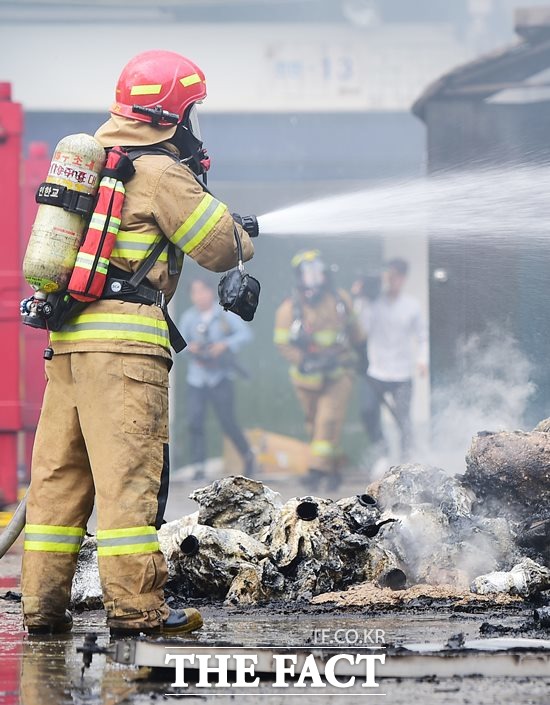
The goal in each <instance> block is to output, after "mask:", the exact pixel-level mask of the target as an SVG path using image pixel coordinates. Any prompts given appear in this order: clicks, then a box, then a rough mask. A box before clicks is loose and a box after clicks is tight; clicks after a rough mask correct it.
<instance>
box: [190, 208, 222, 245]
mask: <svg viewBox="0 0 550 705" xmlns="http://www.w3.org/2000/svg"><path fill="white" fill-rule="evenodd" d="M226 210H227V206H226V205H225V204H224V203H220V204H219V206H218V207H217V208H216V210H215V211H214V213H213V214H212V215H211V216H210V218H209V219H208V220H207V221H206V223H205V224H204V225H203V227H202V228H201V229H200V230H199V232H198V233H197V234H196V235H195V237H194V238H193V239H192V240H191V241H190V242H188V243H187V245H185V246H184V247H182V248H181V249H182V250H183V251H184V252H185V253H186V254H190V253H191V252H193V250H194V249H195V248H196V247H197V246H198V245H200V243H201V242H202V241H203V240H204V238H205V237H206V236H207V235H208V234H209V233H210V232H211V231H212V229H213V228H214V226H215V225H216V224H217V223H219V222H220V220H221V219H222V217H223V214H224V213H225V212H226Z"/></svg>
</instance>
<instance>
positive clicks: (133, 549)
mask: <svg viewBox="0 0 550 705" xmlns="http://www.w3.org/2000/svg"><path fill="white" fill-rule="evenodd" d="M158 550H160V549H159V542H158V540H157V531H156V529H155V527H153V526H132V527H130V528H127V529H108V530H103V531H98V532H97V555H98V556H124V555H128V554H131V553H152V552H155V551H158Z"/></svg>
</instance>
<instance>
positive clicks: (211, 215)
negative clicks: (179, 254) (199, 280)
mask: <svg viewBox="0 0 550 705" xmlns="http://www.w3.org/2000/svg"><path fill="white" fill-rule="evenodd" d="M226 210H227V206H226V205H225V203H221V201H218V200H217V199H215V198H214V197H213V196H211V195H210V194H208V193H207V194H205V196H204V198H203V199H202V201H201V202H200V203H199V205H198V206H197V207H196V208H195V210H194V211H193V213H191V215H190V216H189V217H188V218H187V220H186V221H185V222H184V223H183V224H182V225H180V227H179V228H178V229H177V230H176V232H175V233H174V234H173V235H172V237H171V238H170V240H171V241H172V242H173V243H174V245H176V246H177V247H179V248H180V250H183V252H185V253H186V254H190V253H191V252H192V251H193V250H194V249H195V248H196V247H197V246H198V245H199V244H200V243H201V242H202V241H203V240H204V238H205V237H206V236H207V235H208V234H209V233H210V232H211V231H212V229H213V228H214V226H215V225H216V224H217V223H218V222H219V221H220V219H221V218H222V216H223V215H224V213H225V212H226Z"/></svg>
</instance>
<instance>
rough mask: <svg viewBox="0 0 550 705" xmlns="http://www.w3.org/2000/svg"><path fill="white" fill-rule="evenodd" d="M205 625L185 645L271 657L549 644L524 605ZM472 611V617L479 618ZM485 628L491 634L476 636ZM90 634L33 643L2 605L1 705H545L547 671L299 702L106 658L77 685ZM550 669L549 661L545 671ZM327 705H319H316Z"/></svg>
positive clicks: (287, 614)
mask: <svg viewBox="0 0 550 705" xmlns="http://www.w3.org/2000/svg"><path fill="white" fill-rule="evenodd" d="M268 484H269V485H270V486H271V487H272V488H273V489H276V490H278V491H280V492H281V493H282V494H283V499H288V498H290V497H292V496H296V495H303V494H306V493H304V492H303V490H302V489H301V488H300V486H299V485H297V484H296V483H291V482H289V481H288V480H281V481H280V482H273V481H268ZM363 490H364V486H363V485H362V484H361V481H360V478H351V477H350V478H348V480H347V481H346V486H345V487H344V488H342V489H341V490H339V492H338V494H339V495H340V496H345V495H346V494H355V493H357V492H362V491H363ZM189 491H190V486H189V485H188V484H187V483H186V482H175V483H173V486H172V490H171V496H170V503H169V507H168V512H167V518H168V519H169V520H170V519H175V518H178V517H180V516H182V515H183V514H186V513H190V512H192V511H194V509H195V507H194V503H192V502H190V500H188V499H187V494H188V493H189ZM21 551H22V542H21V539H19V540H18V542H17V544H16V545H15V546H14V547H13V548H12V549H11V550H10V552H9V553H8V554H7V555H6V556H5V557H4V558H3V559H1V560H0V598H2V597H4V598H5V597H6V593H8V591H15V592H16V591H18V589H19V576H20V563H21ZM197 606H198V607H199V608H200V609H201V612H202V613H203V616H204V619H205V625H204V627H203V629H202V630H200V632H197V633H196V634H195V635H192V636H189V637H188V638H187V639H186V640H185V643H186V644H190V645H207V646H208V645H209V646H213V647H214V646H218V647H220V646H222V645H224V644H225V645H240V644H242V645H246V646H247V647H251V648H252V647H253V646H255V645H260V644H262V645H266V644H268V645H271V646H272V647H274V648H277V647H279V648H282V647H287V646H305V645H311V644H312V643H314V642H313V640H314V638H315V637H314V634H319V630H321V629H326V630H328V632H327V633H329V634H331V633H334V631H335V630H336V629H344V630H346V633H348V631H349V633H350V634H354V633H357V634H359V637H360V638H361V635H365V634H366V633H368V632H369V630H372V629H378V630H381V631H382V632H383V634H384V640H385V643H387V644H400V643H411V642H426V641H436V642H441V643H443V642H445V641H447V639H449V638H450V637H451V636H453V635H455V634H457V633H459V632H462V633H463V634H464V635H465V637H466V638H480V637H482V636H484V635H486V634H490V633H493V635H494V632H496V633H497V634H501V633H503V631H504V633H505V634H506V635H508V636H518V635H521V636H531V637H532V636H537V637H538V638H548V637H549V636H550V633H546V634H545V633H543V632H540V630H539V631H538V632H536V633H535V632H533V629H532V628H531V627H529V626H526V624H527V623H528V622H529V619H530V615H531V614H532V608H530V607H528V606H524V605H515V606H514V605H509V606H507V607H498V606H495V605H490V606H488V607H485V608H483V609H481V608H476V609H475V610H474V611H457V610H456V609H453V607H452V606H451V605H449V604H448V603H447V604H446V603H445V602H444V601H443V602H442V603H441V604H429V603H426V604H418V603H417V604H415V605H411V606H409V607H407V608H404V609H399V610H392V611H378V610H376V609H372V608H370V609H368V610H367V609H366V608H363V609H361V608H353V609H351V608H350V609H343V608H341V607H338V608H336V607H334V606H333V605H330V604H326V605H316V606H312V605H309V606H308V605H296V604H292V605H281V604H273V605H268V606H264V607H261V608H246V609H245V608H234V607H224V606H223V605H221V604H214V603H205V602H204V601H203V602H200V603H197ZM478 610H479V611H478ZM484 623H488V624H489V625H490V626H489V628H488V627H486V626H485V627H483V628H482V624H484ZM90 631H94V632H96V633H97V634H98V643H99V644H100V645H102V646H105V645H107V644H108V642H109V636H108V631H107V629H106V626H105V618H104V613H103V612H102V611H94V612H82V613H80V614H77V615H75V627H74V630H73V633H72V634H71V635H68V636H63V637H59V638H52V637H49V638H45V637H34V638H29V637H28V636H27V635H25V634H24V632H23V630H22V625H21V617H20V604H19V603H18V602H17V601H15V600H10V599H0V705H14V704H15V703H24V704H25V705H50V704H51V705H54V703H55V705H65V704H67V705H68V704H70V703H86V705H95V704H99V703H107V704H109V705H115V704H119V703H120V704H122V703H133V704H136V705H141V703H151V702H155V701H157V700H158V701H168V702H170V701H173V702H176V701H177V700H178V699H181V698H182V697H185V696H187V697H195V698H200V699H201V700H203V701H204V700H205V701H211V702H215V703H216V704H219V703H229V702H232V703H233V702H235V698H237V697H238V698H239V699H240V698H246V699H247V700H248V701H250V700H252V701H254V702H255V700H256V699H257V698H261V700H262V701H263V700H264V699H266V700H267V701H268V703H270V704H271V705H278V704H279V703H287V702H289V699H291V698H292V699H293V700H295V699H296V698H298V697H299V698H301V700H300V701H299V702H300V703H302V705H313V703H314V702H315V703H317V702H318V699H319V698H320V697H321V696H322V697H321V702H327V701H328V702H335V703H337V704H338V705H348V703H356V702H357V700H356V699H357V697H358V696H363V698H367V699H370V700H372V701H376V700H382V701H383V702H385V703H387V704H388V705H405V704H407V705H410V703H411V702H413V701H415V700H416V701H418V702H419V703H425V704H426V705H431V704H432V703H444V704H445V705H447V704H448V705H466V704H467V703H469V704H474V705H476V704H477V705H493V703H499V704H502V705H507V704H510V705H512V704H514V705H516V704H517V705H519V704H525V705H547V703H549V702H550V665H549V667H548V677H547V678H546V677H544V678H529V677H511V678H488V677H485V678H481V677H477V678H476V677H474V678H458V677H454V678H444V679H437V678H434V677H430V678H423V679H404V680H399V679H382V680H381V681H380V688H378V689H377V690H376V691H373V690H370V689H369V690H367V691H366V690H365V689H363V688H362V687H361V685H360V684H359V683H357V684H356V685H355V686H354V687H353V688H350V689H347V690H346V691H345V692H342V690H338V689H335V688H333V687H330V686H329V687H328V688H326V689H324V690H323V692H321V693H320V692H319V691H317V692H315V691H312V690H310V689H304V690H303V691H300V692H299V693H297V692H296V691H294V692H290V691H287V692H284V693H280V692H278V693H276V694H274V693H273V690H272V687H271V685H272V684H270V683H269V682H263V683H262V685H261V687H260V688H254V689H253V690H252V691H249V692H244V693H241V692H239V691H236V692H230V693H228V692H227V691H220V690H217V691H216V690H212V691H210V690H208V691H205V689H199V688H196V687H190V688H188V689H179V690H177V689H174V688H173V687H172V686H171V680H172V678H173V672H162V673H160V674H159V673H152V672H151V671H150V670H149V669H144V668H136V667H127V666H121V665H118V664H112V663H110V662H109V661H107V660H106V658H105V656H95V657H94V659H93V661H92V665H91V667H90V668H89V669H87V670H86V672H85V673H84V676H83V677H82V675H81V666H82V657H81V655H80V654H78V653H77V652H76V649H77V647H78V646H81V645H82V643H83V640H84V635H85V634H86V633H87V632H90ZM548 663H549V664H550V661H548ZM323 698H324V700H323Z"/></svg>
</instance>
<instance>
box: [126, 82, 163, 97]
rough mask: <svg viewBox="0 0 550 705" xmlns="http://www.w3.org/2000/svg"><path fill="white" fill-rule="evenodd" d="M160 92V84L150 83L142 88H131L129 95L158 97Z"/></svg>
mask: <svg viewBox="0 0 550 705" xmlns="http://www.w3.org/2000/svg"><path fill="white" fill-rule="evenodd" d="M161 90H162V83H151V84H149V85H144V86H132V90H131V91H130V95H158V94H159V93H160V92H161Z"/></svg>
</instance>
